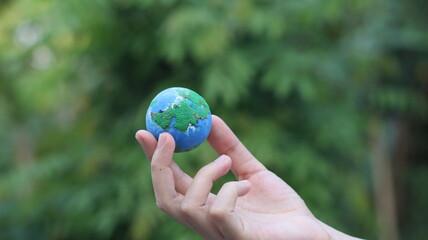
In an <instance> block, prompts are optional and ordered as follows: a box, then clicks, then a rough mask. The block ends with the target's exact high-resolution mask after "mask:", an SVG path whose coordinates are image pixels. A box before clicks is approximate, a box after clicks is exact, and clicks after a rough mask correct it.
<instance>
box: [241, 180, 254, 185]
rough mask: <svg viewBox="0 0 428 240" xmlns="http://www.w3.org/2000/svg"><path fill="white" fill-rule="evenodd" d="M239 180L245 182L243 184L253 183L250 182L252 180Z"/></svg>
mask: <svg viewBox="0 0 428 240" xmlns="http://www.w3.org/2000/svg"><path fill="white" fill-rule="evenodd" d="M239 182H241V183H243V184H251V182H250V181H248V180H241V181H239Z"/></svg>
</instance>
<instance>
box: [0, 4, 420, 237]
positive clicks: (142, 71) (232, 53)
mask: <svg viewBox="0 0 428 240" xmlns="http://www.w3.org/2000/svg"><path fill="white" fill-rule="evenodd" d="M427 12H428V4H427V2H426V1H423V0H409V1H399V0H348V1H342V0H323V1H317V0H299V1H295V0H288V1H273V0H272V1H268V0H236V1H226V0H224V1H221V0H213V1H201V0H193V1H174V0H158V1H154V0H140V1H137V0H91V1H88V0H69V1H65V0H61V1H59V0H40V1H30V0H15V1H13V0H0V226H1V227H0V228H1V230H0V239H11V240H15V239H16V240H21V239H34V240H38V239H66V240H68V239H70V240H71V239H132V240H137V239H183V240H184V239H200V238H199V237H198V236H197V235H196V234H194V233H193V232H191V231H190V230H188V229H187V228H185V227H183V226H181V225H179V224H178V223H176V222H175V221H173V220H172V219H171V218H169V217H168V216H167V215H166V214H164V213H163V212H161V211H160V210H158V209H157V208H156V206H155V200H154V196H153V190H152V187H151V180H150V171H149V163H148V161H147V159H146V158H145V156H144V154H143V152H142V151H141V149H140V147H139V145H138V144H137V142H136V141H135V139H134V134H135V132H136V131H137V130H138V129H142V128H144V127H145V126H144V125H145V112H146V109H147V107H148V105H149V103H150V101H151V99H152V98H153V97H154V96H155V95H156V94H157V93H158V92H160V91H161V90H163V89H165V88H168V87H173V86H180V87H187V88H190V89H192V90H194V91H196V92H198V93H199V94H201V95H202V96H203V97H204V98H205V99H206V100H207V102H208V104H209V105H210V108H211V110H212V113H213V114H216V115H219V116H220V117H222V118H223V119H224V120H225V121H226V122H227V123H228V124H229V125H230V127H231V128H232V129H233V130H234V131H235V133H236V134H237V135H238V137H239V138H240V139H241V140H242V141H243V142H244V144H245V145H246V146H247V147H248V148H249V149H250V151H251V152H252V153H253V154H254V155H255V156H256V157H257V158H258V159H259V160H260V161H261V162H262V163H263V164H265V165H266V166H267V167H268V168H269V169H271V170H272V171H273V172H275V173H276V174H277V175H278V176H280V177H281V178H283V179H284V180H285V181H286V182H287V183H289V184H290V185H291V186H292V187H293V188H294V189H295V190H296V191H297V192H298V193H299V194H300V195H301V196H302V198H303V199H304V200H305V202H306V204H307V205H308V206H309V208H310V209H311V210H312V211H313V213H314V214H315V216H316V217H318V218H319V219H321V220H322V221H324V222H326V223H327V224H329V225H331V226H332V227H334V228H336V229H339V230H341V231H343V232H346V233H349V234H351V235H355V236H359V237H363V238H368V239H392V240H394V239H424V237H425V238H426V236H428V229H427V228H426V216H427V215H428V199H427V197H428V196H427V195H428V192H427V191H426V183H427V182H428V166H427V163H428V162H427V159H428V147H427V146H428V100H427V99H428V98H427V96H428V31H427V29H428V14H426V13H427ZM215 158H216V154H215V152H214V151H213V150H212V149H211V148H210V146H209V145H208V144H207V143H204V144H203V145H202V146H201V147H198V148H197V149H195V150H193V151H191V152H187V153H180V154H176V156H175V159H176V161H177V163H178V164H179V165H180V166H181V167H182V168H183V169H184V170H185V171H186V172H187V173H189V174H190V175H194V174H195V173H196V171H197V170H198V169H199V168H201V167H202V166H203V165H205V164H207V163H208V162H210V161H212V160H213V159H215ZM231 179H233V177H232V176H231V175H227V176H226V177H224V178H222V179H221V180H219V182H217V183H216V186H215V190H218V189H219V187H220V186H221V184H222V183H224V182H225V181H228V180H231ZM388 203H390V204H388ZM424 221H425V222H424Z"/></svg>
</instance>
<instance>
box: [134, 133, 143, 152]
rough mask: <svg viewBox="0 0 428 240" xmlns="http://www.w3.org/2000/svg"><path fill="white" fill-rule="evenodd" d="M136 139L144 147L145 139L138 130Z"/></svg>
mask: <svg viewBox="0 0 428 240" xmlns="http://www.w3.org/2000/svg"><path fill="white" fill-rule="evenodd" d="M135 139H137V142H138V143H139V144H140V145H141V147H143V148H144V139H143V138H141V137H139V136H138V132H137V134H136V135H135Z"/></svg>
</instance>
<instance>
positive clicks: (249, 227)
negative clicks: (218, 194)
mask: <svg viewBox="0 0 428 240" xmlns="http://www.w3.org/2000/svg"><path fill="white" fill-rule="evenodd" d="M248 180H249V181H250V182H251V183H252V188H251V190H250V192H248V193H247V194H246V195H245V196H242V197H241V198H239V200H238V202H237V204H236V208H235V213H236V215H237V216H238V217H239V219H240V221H241V223H242V227H243V230H244V232H245V235H246V236H247V237H248V238H247V239H281V238H283V237H284V236H288V237H289V238H290V239H314V237H313V236H320V235H323V234H325V233H324V231H323V229H322V228H321V227H320V226H319V225H318V223H317V221H316V219H315V218H314V217H313V215H312V214H311V212H310V211H309V209H308V208H307V207H306V205H305V203H304V202H303V200H302V199H301V198H300V197H299V195H298V194H297V193H296V192H295V191H294V190H293V189H292V188H291V187H290V186H288V184H286V183H285V182H284V181H283V180H282V179H280V178H279V177H277V176H276V175H275V174H273V173H272V172H270V171H267V170H265V171H261V172H258V173H256V174H254V175H252V176H250V177H249V178H248ZM211 197H214V198H215V196H213V195H212V196H211Z"/></svg>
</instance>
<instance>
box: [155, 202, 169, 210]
mask: <svg viewBox="0 0 428 240" xmlns="http://www.w3.org/2000/svg"><path fill="white" fill-rule="evenodd" d="M156 207H157V208H159V209H160V210H162V211H164V212H168V209H169V206H168V205H167V204H165V203H164V202H163V201H156Z"/></svg>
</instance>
